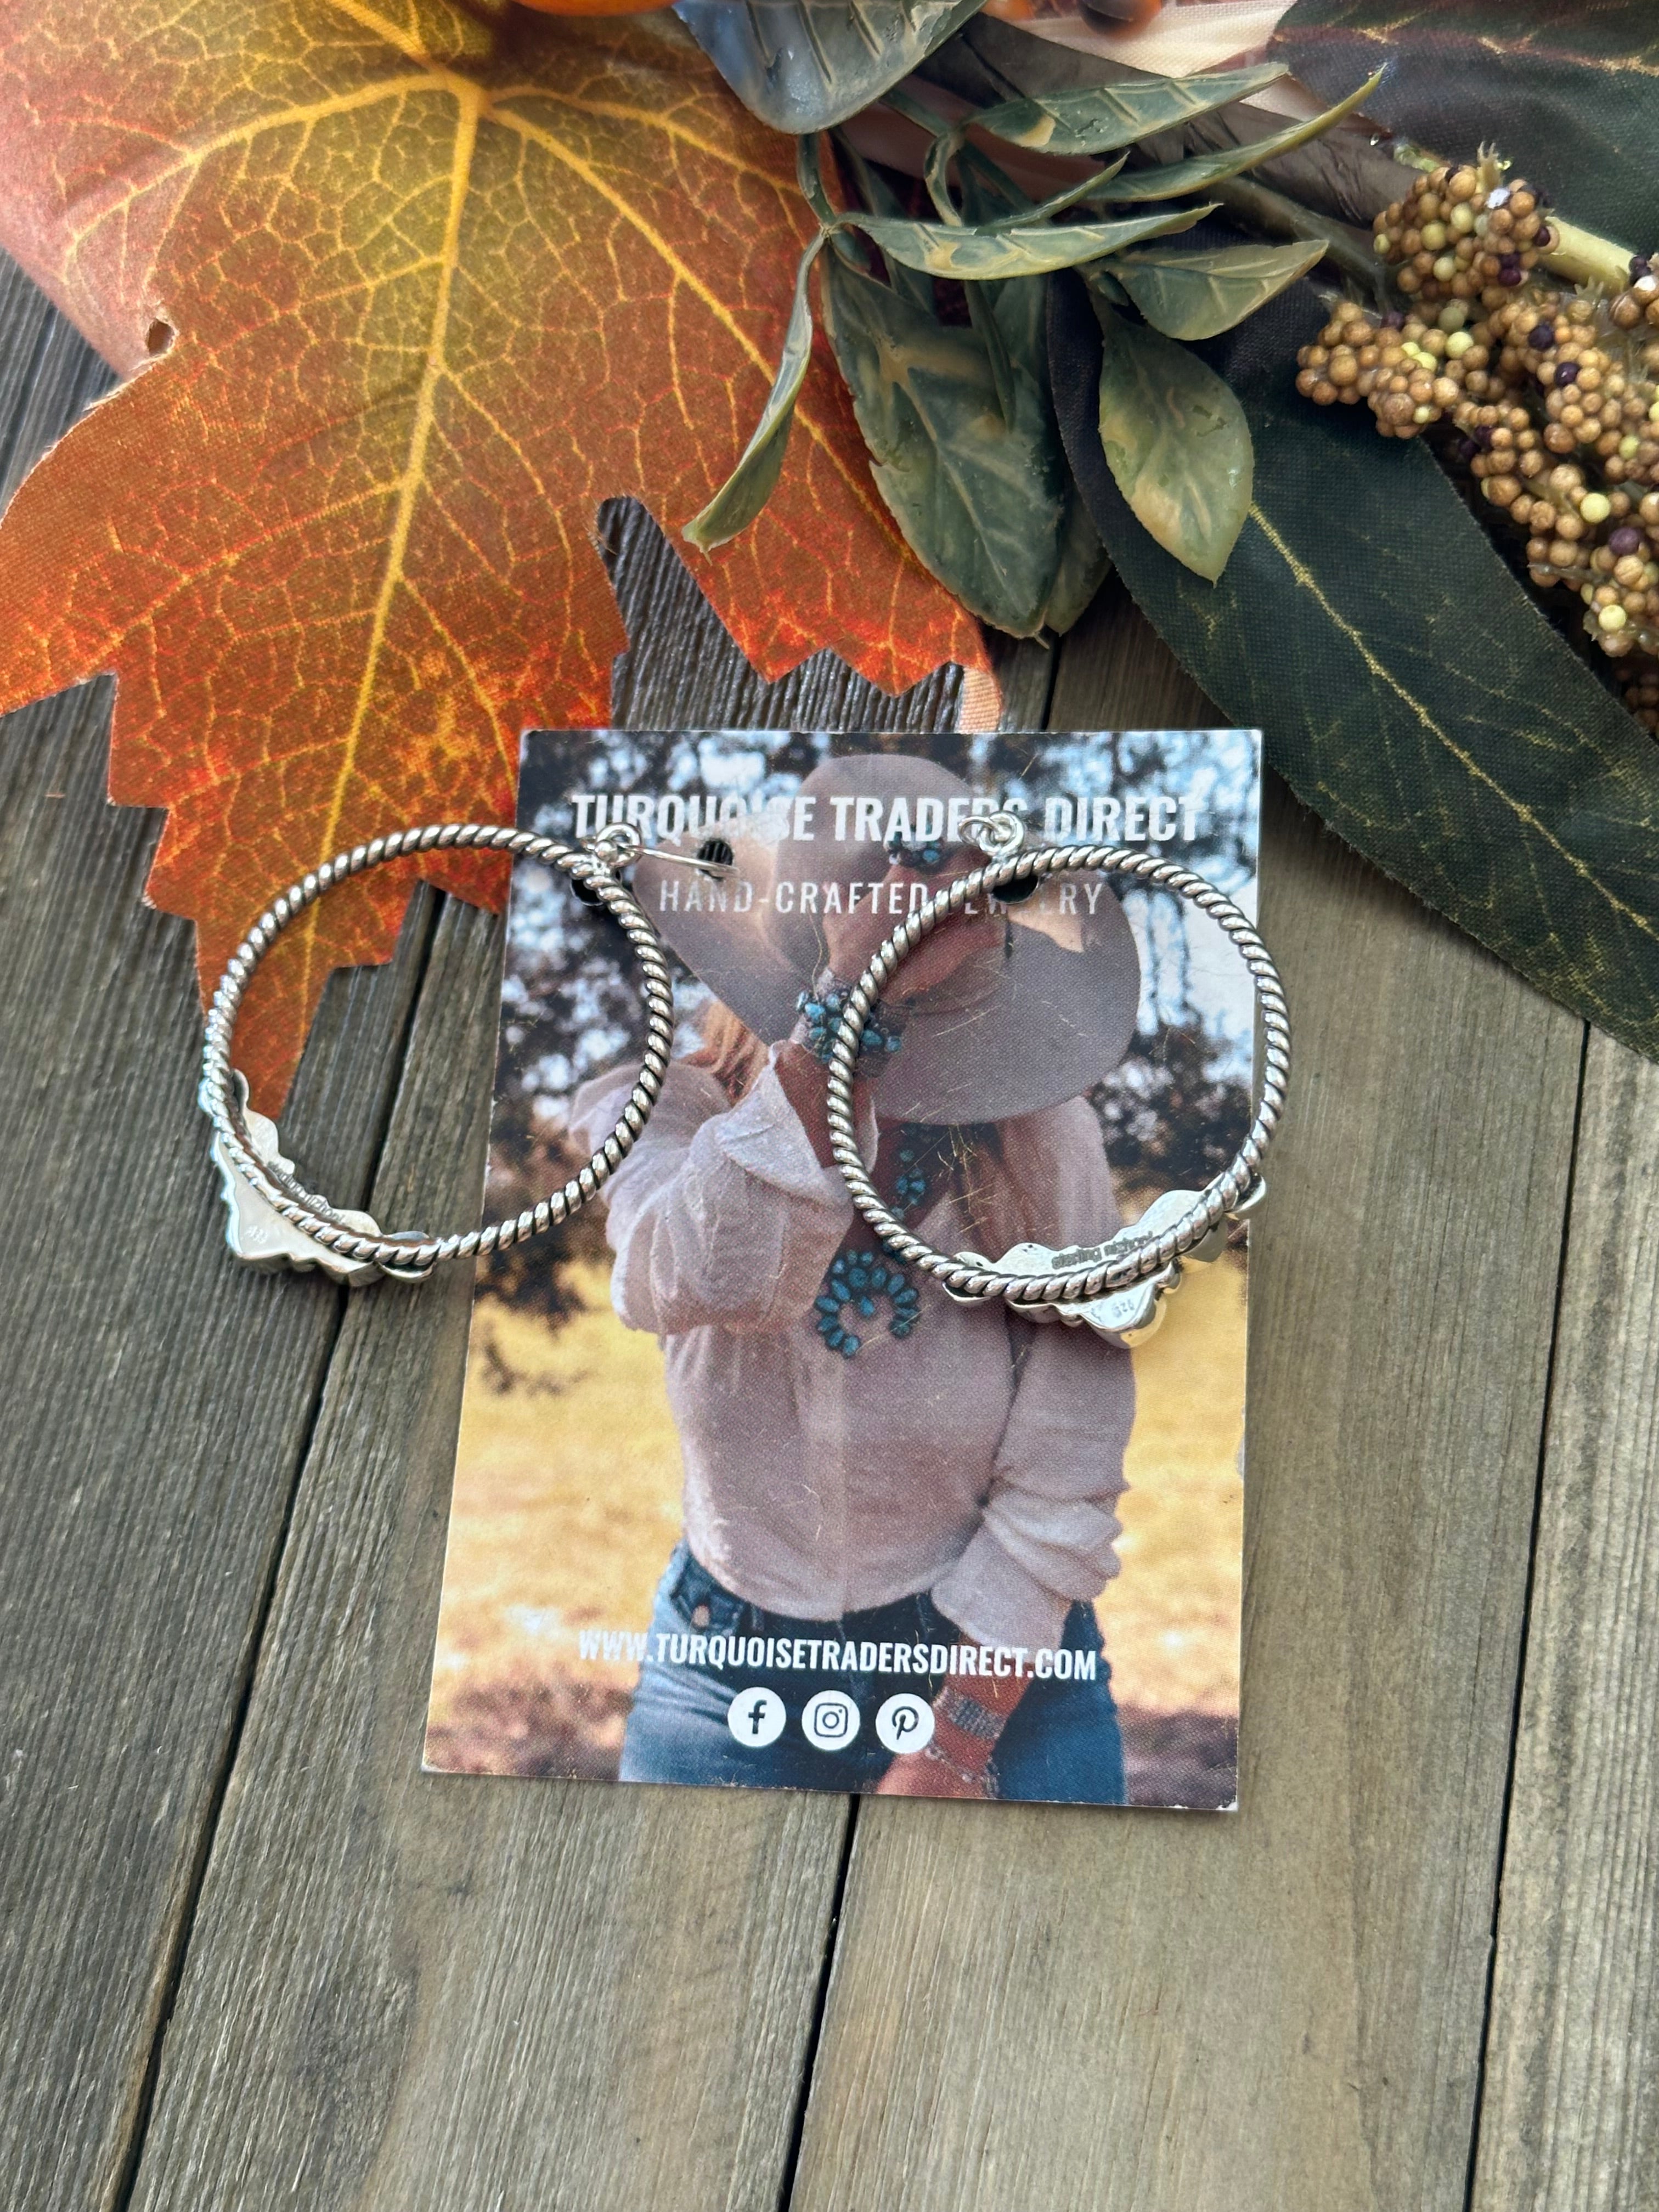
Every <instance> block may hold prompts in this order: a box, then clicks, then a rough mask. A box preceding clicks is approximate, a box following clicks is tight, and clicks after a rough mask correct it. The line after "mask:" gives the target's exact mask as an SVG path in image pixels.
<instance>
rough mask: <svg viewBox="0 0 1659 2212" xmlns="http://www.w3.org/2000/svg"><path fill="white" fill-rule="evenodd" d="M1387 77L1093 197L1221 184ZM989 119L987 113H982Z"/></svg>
mask: <svg viewBox="0 0 1659 2212" xmlns="http://www.w3.org/2000/svg"><path fill="white" fill-rule="evenodd" d="M1379 82H1381V74H1380V72H1379V74H1378V76H1372V77H1368V78H1367V79H1366V80H1365V82H1364V84H1362V85H1361V86H1359V87H1358V89H1357V90H1356V91H1353V92H1351V93H1349V94H1348V95H1347V97H1346V99H1344V100H1338V101H1337V103H1336V105H1335V106H1334V107H1327V108H1325V109H1324V110H1322V112H1321V113H1319V114H1318V115H1312V116H1310V117H1309V118H1308V119H1307V120H1306V122H1304V123H1291V124H1287V125H1285V129H1284V130H1282V131H1272V132H1270V133H1269V135H1268V136H1267V137H1265V138H1252V139H1251V140H1249V143H1247V144H1245V145H1243V146H1226V147H1224V148H1223V149H1221V151H1220V152H1219V153H1217V154H1194V155H1191V156H1190V157H1189V158H1188V160H1186V161H1170V162H1169V163H1168V164H1166V165H1165V166H1164V167H1162V168H1158V169H1126V170H1125V171H1124V173H1123V174H1122V175H1121V177H1117V178H1115V179H1111V180H1109V181H1105V182H1103V183H1102V185H1101V187H1100V189H1099V191H1097V192H1095V193H1094V194H1093V195H1092V197H1094V198H1096V199H1098V200H1109V201H1113V202H1116V203H1118V204H1121V203H1122V202H1123V201H1125V200H1167V199H1173V198H1174V197H1176V195H1177V194H1178V193H1182V192H1201V191H1207V190H1208V188H1209V187H1210V185H1218V184H1221V183H1223V182H1225V179H1227V178H1229V177H1239V176H1243V173H1244V172H1245V171H1246V170H1247V169H1254V168H1255V167H1256V165H1257V164H1258V162H1261V161H1272V160H1273V156H1274V155H1276V154H1288V153H1289V152H1291V149H1292V148H1294V147H1297V146H1305V145H1306V144H1307V143H1308V141H1309V139H1310V138H1317V137H1318V136H1319V135H1320V133H1321V131H1328V130H1329V129H1330V127H1331V125H1333V124H1334V123H1340V121H1341V120H1342V118H1343V117H1344V116H1345V115H1352V112H1353V111H1354V109H1355V108H1356V107H1359V106H1363V105H1364V102H1365V101H1366V100H1369V99H1370V95H1371V94H1372V93H1374V92H1375V91H1376V88H1377V85H1378V84H1379ZM983 120H984V118H983V117H981V121H983Z"/></svg>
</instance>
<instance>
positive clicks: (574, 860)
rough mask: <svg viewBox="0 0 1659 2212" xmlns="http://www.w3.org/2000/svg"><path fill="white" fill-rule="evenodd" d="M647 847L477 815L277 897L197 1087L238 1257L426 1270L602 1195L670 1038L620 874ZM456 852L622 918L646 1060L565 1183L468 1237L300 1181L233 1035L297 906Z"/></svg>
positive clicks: (537, 1227)
mask: <svg viewBox="0 0 1659 2212" xmlns="http://www.w3.org/2000/svg"><path fill="white" fill-rule="evenodd" d="M640 849H641V838H640V836H639V832H638V831H637V830H635V829H631V828H629V827H628V826H627V825H625V824H621V823H619V824H617V825H615V826H613V827H612V828H611V829H605V830H602V831H600V833H599V836H595V837H592V838H589V839H588V840H587V841H586V842H585V843H584V844H581V845H563V844H560V843H559V842H557V840H556V839H555V838H552V837H538V836H534V835H533V834H532V832H531V831H529V830H527V829H506V828H502V827H500V826H496V825H493V824H490V823H477V822H444V823H432V824H429V825H428V826H427V827H425V828H423V829H404V830H400V831H399V832H398V834H397V835H396V836H391V837H377V838H375V839H374V841H373V842H372V843H370V844H367V845H358V846H356V847H354V848H353V849H352V850H351V851H350V852H349V853H341V854H337V855H336V857H335V858H334V859H333V860H330V861H328V862H327V863H326V865H325V866H322V867H320V868H319V869H317V870H316V871H315V872H314V873H313V874H311V875H307V876H305V877H303V878H301V880H300V881H299V882H298V883H297V884H290V885H289V888H288V890H285V891H284V892H283V895H282V896H281V897H280V898H278V899H276V900H275V901H273V902H272V903H271V904H270V906H269V907H268V908H266V909H265V911H264V914H262V915H260V916H259V919H258V921H256V922H255V923H254V925H253V927H252V929H250V930H249V932H248V933H247V935H246V938H244V939H243V940H242V942H241V944H240V945H239V946H238V947H237V950H236V951H235V952H234V955H233V956H232V957H231V960H230V963H229V965H228V967H227V968H226V969H225V972H224V975H223V976H222V978H221V980H220V983H219V987H218V989H217V990H216V992H215V993H214V994H213V1004H212V1006H211V1007H210V1010H209V1012H208V1019H207V1034H206V1041H205V1045H204V1052H203V1060H202V1081H201V1088H200V1091H199V1092H198V1094H197V1096H198V1098H199V1102H200V1104H201V1107H202V1110H203V1112H204V1114H205V1115H207V1117H208V1119H209V1120H210V1121H211V1122H212V1124H213V1143H212V1159H213V1163H214V1165H215V1166H216V1168H217V1169H218V1170H219V1175H220V1180H221V1182H222V1188H223V1195H224V1202H225V1210H226V1213H227V1215H228V1221H227V1226H226V1231H225V1237H226V1242H227V1243H228V1244H229V1246H230V1249H231V1250H232V1251H233V1252H234V1254H235V1255H236V1257H237V1258H238V1259H239V1260H241V1261H245V1262H246V1264H247V1265H248V1266H249V1267H257V1268H260V1269H264V1270H272V1269H277V1268H283V1267H291V1268H293V1269H295V1271H296V1272H298V1273H309V1272H310V1271H311V1270H312V1269H313V1268H314V1267H320V1268H322V1269H323V1271H324V1272H325V1273H327V1274H330V1275H332V1276H334V1277H336V1278H337V1279H338V1280H339V1281H341V1282H343V1283H347V1284H351V1285H360V1284H364V1283H369V1282H373V1281H374V1280H375V1279H376V1278H377V1277H379V1276H381V1275H392V1276H396V1277H398V1279H400V1280H404V1281H416V1282H418V1281H422V1280H424V1279H425V1278H426V1276H427V1275H428V1273H430V1271H431V1269H432V1268H433V1267H435V1265H436V1264H437V1262H438V1261H441V1260H466V1259H471V1258H473V1257H475V1256H476V1255H478V1254H481V1253H487V1252H496V1251H505V1250H506V1249H507V1247H508V1246H509V1245H513V1244H517V1243H520V1242H522V1241H523V1239H524V1238H526V1237H535V1236H538V1235H539V1234H540V1233H541V1231H544V1230H545V1229H550V1228H551V1227H552V1226H553V1225H554V1224H555V1223H556V1222H560V1221H568V1219H569V1218H570V1217H571V1215H572V1214H574V1213H575V1212H578V1211H579V1209H580V1207H582V1206H585V1205H586V1203H587V1201H588V1200H589V1199H591V1198H592V1197H594V1196H595V1195H596V1194H598V1192H599V1190H600V1189H601V1188H603V1186H604V1185H605V1182H607V1181H608V1180H609V1178H610V1176H611V1174H612V1173H613V1172H614V1170H616V1169H617V1167H619V1166H620V1165H621V1164H622V1162H623V1160H624V1159H626V1158H627V1157H628V1155H629V1152H631V1151H632V1150H633V1147H634V1144H635V1139H637V1138H638V1136H639V1134H640V1133H641V1130H642V1129H643V1128H644V1127H645V1125H646V1122H647V1121H648V1120H649V1118H650V1115H651V1109H652V1108H653V1106H654V1105H655V1104H656V1102H657V1097H658V1095H659V1092H660V1091H661V1089H662V1082H663V1075H664V1073H665V1069H666V1068H667V1066H668V1060H669V1054H670V1052H671V1049H672V1046H673V1038H674V999H673V982H672V978H671V975H670V973H669V969H668V963H667V961H666V959H665V957H664V954H663V949H662V942H661V939H659V936H658V935H657V933H656V931H655V929H654V928H653V927H652V925H651V922H650V921H649V919H648V917H647V915H646V912H645V909H644V908H643V907H641V904H640V902H639V901H638V900H637V899H636V898H635V896H634V894H633V892H632V891H631V890H629V887H628V885H627V884H625V883H623V880H622V876H621V871H622V870H623V868H625V867H627V866H630V865H631V863H632V862H633V861H634V860H636V859H637V858H638V857H639V854H640ZM452 850H453V851H468V850H471V851H477V852H489V853H506V854H510V855H512V856H513V858H514V859H520V858H522V859H526V860H541V861H544V862H545V863H546V864H547V865H548V866H551V867H554V868H557V869H559V870H560V871H561V872H562V873H563V874H564V875H566V876H568V878H569V879H570V882H571V885H572V888H573V889H574V890H575V892H576V894H577V896H579V897H581V898H582V899H584V901H585V902H587V903H590V904H592V905H594V906H599V907H603V908H605V911H606V912H607V913H609V914H611V915H614V916H615V918H616V920H617V921H618V922H619V923H620V924H621V925H622V927H623V930H624V931H625V932H626V933H627V935H628V939H629V943H630V944H631V945H632V946H633V948H634V951H635V957H636V958H637V960H638V962H639V967H640V973H641V980H642V981H643V985H644V992H645V1010H646V1042H645V1051H644V1056H643V1064H642V1065H641V1069H640V1073H639V1078H638V1080H637V1081H636V1082H635V1085H634V1088H633V1090H632V1091H630V1092H629V1097H628V1099H627V1102H626V1103H625V1104H624V1105H623V1109H622V1115H621V1117H620V1119H619V1120H618V1121H617V1125H616V1127H615V1128H614V1129H613V1130H612V1131H611V1134H610V1135H609V1136H608V1137H607V1138H606V1139H605V1142H604V1144H603V1145H601V1146H600V1147H599V1150H598V1152H595V1153H594V1155H593V1157H592V1159H590V1160H589V1161H588V1163H587V1164H586V1166H585V1167H584V1168H582V1169H580V1170H579V1172H578V1173H577V1174H575V1175H574V1176H572V1177H571V1178H570V1180H569V1182H567V1183H566V1184H565V1185H564V1187H563V1188H562V1190H556V1191H555V1192H554V1193H553V1194H551V1196H550V1197H548V1198H544V1199H543V1200H541V1201H540V1203H539V1204H538V1205H536V1206H527V1207H526V1209H525V1211H524V1212H522V1213H520V1214H518V1215H516V1216H515V1217H514V1218H513V1219H512V1220H510V1221H499V1222H495V1223H494V1224H493V1225H491V1226H490V1227H489V1228H487V1229H473V1230H469V1231H466V1233H465V1235H459V1234H458V1235H454V1236H449V1237H434V1236H430V1235H428V1233H427V1232H426V1231H424V1230H401V1231H391V1232H386V1231H382V1230H381V1229H380V1225H379V1224H378V1222H376V1221H375V1220H374V1218H373V1216H372V1215H370V1214H367V1213H363V1212H359V1211H358V1210H357V1209H356V1208H354V1207H344V1206H331V1205H330V1203H329V1201H328V1200H326V1199H325V1198H321V1197H319V1195H318V1194H317V1193H316V1192H314V1191H310V1190H307V1188H305V1186H304V1185H303V1184H302V1183H301V1182H296V1181H295V1175H294V1163H293V1161H292V1160H289V1159H285V1158H283V1153H282V1149H281V1139H280V1138H279V1136H278V1133H277V1129H276V1123H275V1122H274V1121H270V1120H268V1119H267V1118H266V1117H265V1116H264V1115H261V1114H255V1113H253V1112H252V1111H250V1109H249V1108H248V1105H247V1085H246V1080H245V1079H244V1078H243V1077H242V1075H241V1074H240V1072H239V1071H238V1070H237V1069H235V1068H234V1067H233V1066H232V1065H231V1058H230V1050H231V1037H232V1034H233V1032H234V1028H235V1024H236V1014H237V1010H238V1008H239V1007H240V1005H241V1002H242V999H243V996H244V994H245V993H246V989H247V987H248V984H249V982H250V981H252V976H253V973H254V970H255V969H257V968H258V964H259V963H260V961H261V960H263V959H264V956H265V954H266V953H267V952H268V951H270V948H271V946H272V945H273V944H275V942H276V939H277V938H278V937H279V936H280V935H281V934H282V933H283V930H284V929H286V928H287V927H288V926H289V923H290V922H291V921H294V920H295V917H296V915H301V914H303V913H304V911H305V909H306V908H307V907H309V906H313V905H314V904H315V903H316V902H317V901H318V900H319V898H321V897H322V896H323V894H324V893H325V891H328V890H332V889H333V888H334V886H335V885H336V884H343V883H346V882H349V880H350V878H352V877H354V876H360V875H362V873H363V872H365V870H367V869H369V868H375V867H379V866H381V865H382V864H383V863H384V862H386V861H387V860H402V859H404V858H406V857H408V856H409V855H410V854H416V853H430V852H435V851H452ZM667 857H674V856H667ZM685 865H687V866H692V867H696V868H698V869H700V870H701V871H702V872H703V873H705V874H710V875H723V874H725V873H726V870H725V869H724V868H722V867H720V866H718V865H717V864H714V863H712V862H710V861H708V860H703V859H701V858H700V859H697V860H687V861H686V863H685Z"/></svg>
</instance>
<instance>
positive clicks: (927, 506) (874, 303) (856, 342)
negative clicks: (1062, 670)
mask: <svg viewBox="0 0 1659 2212" xmlns="http://www.w3.org/2000/svg"><path fill="white" fill-rule="evenodd" d="M823 315H824V325H825V328H826V329H827V330H828V331H829V342H830V343H831V345H832V346H833V347H834V348H835V352H836V361H837V362H839V363H840V365H841V371H842V375H843V376H844V377H845V378H846V379H847V382H848V388H849V389H850V391H851V392H852V394H853V405H854V410H855V412H856V413H857V416H858V422H859V428H860V430H861V431H862V432H863V434H864V441H865V443H866V445H867V446H868V447H869V448H870V453H871V456H872V463H873V473H874V476H875V479H876V483H877V484H878V487H879V489H880V491H881V495H882V497H883V498H884V500H885V501H886V502H887V504H888V506H889V507H890V509H891V510H892V513H893V516H894V519H895V520H896V522H897V523H898V526H899V527H900V529H901V530H902V532H903V533H904V536H905V538H906V539H907V541H908V544H910V546H911V547H912V549H913V550H915V555H916V557H917V558H918V560H920V561H921V562H922V563H923V565H924V566H925V567H926V568H928V569H930V570H931V571H932V573H933V574H934V575H936V576H937V577H938V578H939V580H940V582H941V583H943V584H944V585H945V586H946V587H947V589H949V590H950V591H952V592H955V593H956V595H957V598H958V599H961V600H962V602H963V605H965V606H969V607H971V608H972V610H973V611H974V612H975V614H977V615H980V616H981V617H983V618H984V619H985V620H986V621H987V622H990V623H995V624H996V626H997V627H998V629H1006V630H1009V631H1012V633H1013V634H1014V635H1016V636H1022V637H1023V636H1030V635H1032V634H1033V633H1034V632H1035V631H1036V630H1037V629H1041V628H1042V621H1043V617H1044V612H1045V610H1046V608H1047V606H1048V597H1049V592H1050V590H1051V588H1052V586H1053V583H1054V574H1055V569H1056V567H1057V565H1058V559H1059V544H1060V528H1061V524H1062V521H1063V520H1064V513H1065V490H1066V465H1065V460H1064V458H1063V456H1062V454H1061V453H1060V441H1059V437H1058V435H1057V434H1056V432H1055V430H1054V423H1053V418H1052V415H1051V413H1050V410H1049V408H1048V399H1047V395H1046V393H1045V392H1042V390H1041V388H1040V387H1037V386H1035V385H1034V384H1032V383H1031V381H1030V379H1029V378H1028V379H1025V380H1024V390H1023V392H1022V394H1021V398H1020V400H1019V402H1018V404H1017V406H1016V410H1015V413H1014V415H1013V417H1012V420H1010V419H1009V418H1008V417H1007V416H1005V415H1004V412H1003V408H1002V401H1001V398H1000V394H999V392H998V390H997V380H996V377H995V374H994V372H993V369H992V366H991V362H990V359H989V357H988V355H987V350H986V346H985V342H984V340H983V339H982V338H981V336H980V334H979V332H978V331H975V330H973V329H967V330H964V329H963V328H961V327H960V326H959V325H957V326H951V325H945V324H943V323H940V322H939V320H938V319H937V318H936V317H934V316H933V315H932V314H925V313H921V311H920V310H919V309H917V308H916V307H913V306H912V305H911V303H910V302H909V301H908V300H904V299H902V298H900V296H899V295H898V294H897V293H896V292H895V291H893V290H892V289H890V287H889V286H887V285H885V284H881V283H877V282H876V280H875V279H874V278H873V277H871V276H865V275H864V274H863V272H862V271H861V270H857V269H852V268H849V267H848V265H847V264H845V263H844V262H841V261H837V260H836V259H834V258H830V259H829V260H827V261H826V262H825V263H824V269H823Z"/></svg>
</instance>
